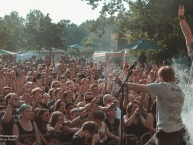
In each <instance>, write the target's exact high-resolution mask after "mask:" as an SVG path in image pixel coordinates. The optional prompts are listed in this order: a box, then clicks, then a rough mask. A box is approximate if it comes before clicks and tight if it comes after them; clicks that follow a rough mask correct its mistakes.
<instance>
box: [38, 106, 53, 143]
mask: <svg viewBox="0 0 193 145" xmlns="http://www.w3.org/2000/svg"><path fill="white" fill-rule="evenodd" d="M49 119H50V113H49V110H47V109H41V110H40V111H39V112H38V114H37V120H36V124H37V126H38V129H39V132H40V138H41V140H42V145H48V142H47V135H46V125H47V124H48V122H49Z"/></svg>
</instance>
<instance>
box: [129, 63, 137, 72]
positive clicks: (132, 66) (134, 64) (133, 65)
mask: <svg viewBox="0 0 193 145" xmlns="http://www.w3.org/2000/svg"><path fill="white" fill-rule="evenodd" d="M136 65H138V61H134V62H133V64H132V65H131V66H130V68H129V71H130V70H132V69H133V68H134V67H135V66H136Z"/></svg>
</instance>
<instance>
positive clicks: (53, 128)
mask: <svg viewBox="0 0 193 145" xmlns="http://www.w3.org/2000/svg"><path fill="white" fill-rule="evenodd" d="M46 134H47V141H48V143H52V144H54V143H64V142H65V138H64V134H65V132H64V114H63V113H62V112H60V111H55V112H53V113H52V114H51V116H50V120H49V123H48V124H47V125H46Z"/></svg>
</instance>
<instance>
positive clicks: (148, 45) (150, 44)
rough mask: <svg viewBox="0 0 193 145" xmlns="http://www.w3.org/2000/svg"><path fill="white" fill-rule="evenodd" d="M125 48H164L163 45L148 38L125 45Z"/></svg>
mask: <svg viewBox="0 0 193 145" xmlns="http://www.w3.org/2000/svg"><path fill="white" fill-rule="evenodd" d="M124 48H126V49H142V50H149V49H163V47H162V46H160V45H158V44H156V43H154V42H152V41H149V40H146V39H142V40H139V41H136V42H134V43H132V44H129V45H127V46H125V47H124Z"/></svg>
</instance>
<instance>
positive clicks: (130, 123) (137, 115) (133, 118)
mask: <svg viewBox="0 0 193 145" xmlns="http://www.w3.org/2000/svg"><path fill="white" fill-rule="evenodd" d="M126 113H127V115H124V117H123V118H124V125H125V133H126V134H134V135H135V136H136V137H137V138H140V137H141V136H142V135H143V134H144V133H145V127H144V125H145V119H144V118H143V117H142V116H141V108H140V103H139V102H138V101H136V100H134V101H133V102H130V103H129V104H128V105H127V108H126ZM128 144H129V145H133V144H135V138H133V137H129V138H128Z"/></svg>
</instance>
